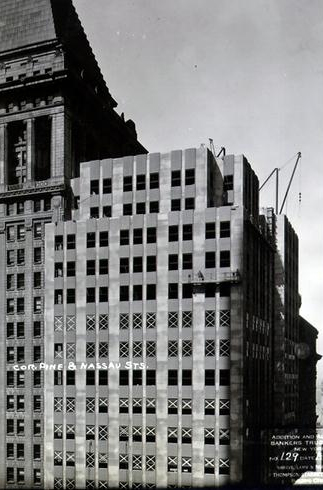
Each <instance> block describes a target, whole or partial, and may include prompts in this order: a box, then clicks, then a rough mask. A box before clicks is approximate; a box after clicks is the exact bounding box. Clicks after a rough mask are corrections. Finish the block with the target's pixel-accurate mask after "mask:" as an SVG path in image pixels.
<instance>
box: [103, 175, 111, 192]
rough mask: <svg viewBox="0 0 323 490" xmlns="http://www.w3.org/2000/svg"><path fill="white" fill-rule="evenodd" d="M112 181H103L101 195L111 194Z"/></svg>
mask: <svg viewBox="0 0 323 490" xmlns="http://www.w3.org/2000/svg"><path fill="white" fill-rule="evenodd" d="M111 191H112V181H111V179H109V178H108V179H103V194H111Z"/></svg>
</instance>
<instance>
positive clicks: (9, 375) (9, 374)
mask: <svg viewBox="0 0 323 490" xmlns="http://www.w3.org/2000/svg"><path fill="white" fill-rule="evenodd" d="M17 374H19V373H17ZM14 385H15V373H14V371H7V386H10V387H13V386H14Z"/></svg>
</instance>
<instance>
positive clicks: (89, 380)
mask: <svg viewBox="0 0 323 490" xmlns="http://www.w3.org/2000/svg"><path fill="white" fill-rule="evenodd" d="M86 384H87V385H90V386H91V385H95V371H86Z"/></svg>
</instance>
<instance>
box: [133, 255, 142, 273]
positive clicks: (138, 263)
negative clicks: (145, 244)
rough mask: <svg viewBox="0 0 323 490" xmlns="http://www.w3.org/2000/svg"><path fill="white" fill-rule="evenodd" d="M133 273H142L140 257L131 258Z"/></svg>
mask: <svg viewBox="0 0 323 490" xmlns="http://www.w3.org/2000/svg"><path fill="white" fill-rule="evenodd" d="M133 272H142V257H134V258H133Z"/></svg>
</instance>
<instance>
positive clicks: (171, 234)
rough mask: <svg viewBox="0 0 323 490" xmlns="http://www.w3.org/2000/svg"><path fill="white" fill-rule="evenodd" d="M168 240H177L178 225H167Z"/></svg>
mask: <svg viewBox="0 0 323 490" xmlns="http://www.w3.org/2000/svg"><path fill="white" fill-rule="evenodd" d="M168 241H169V242H177V241H178V226H176V225H175V226H169V227H168Z"/></svg>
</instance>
